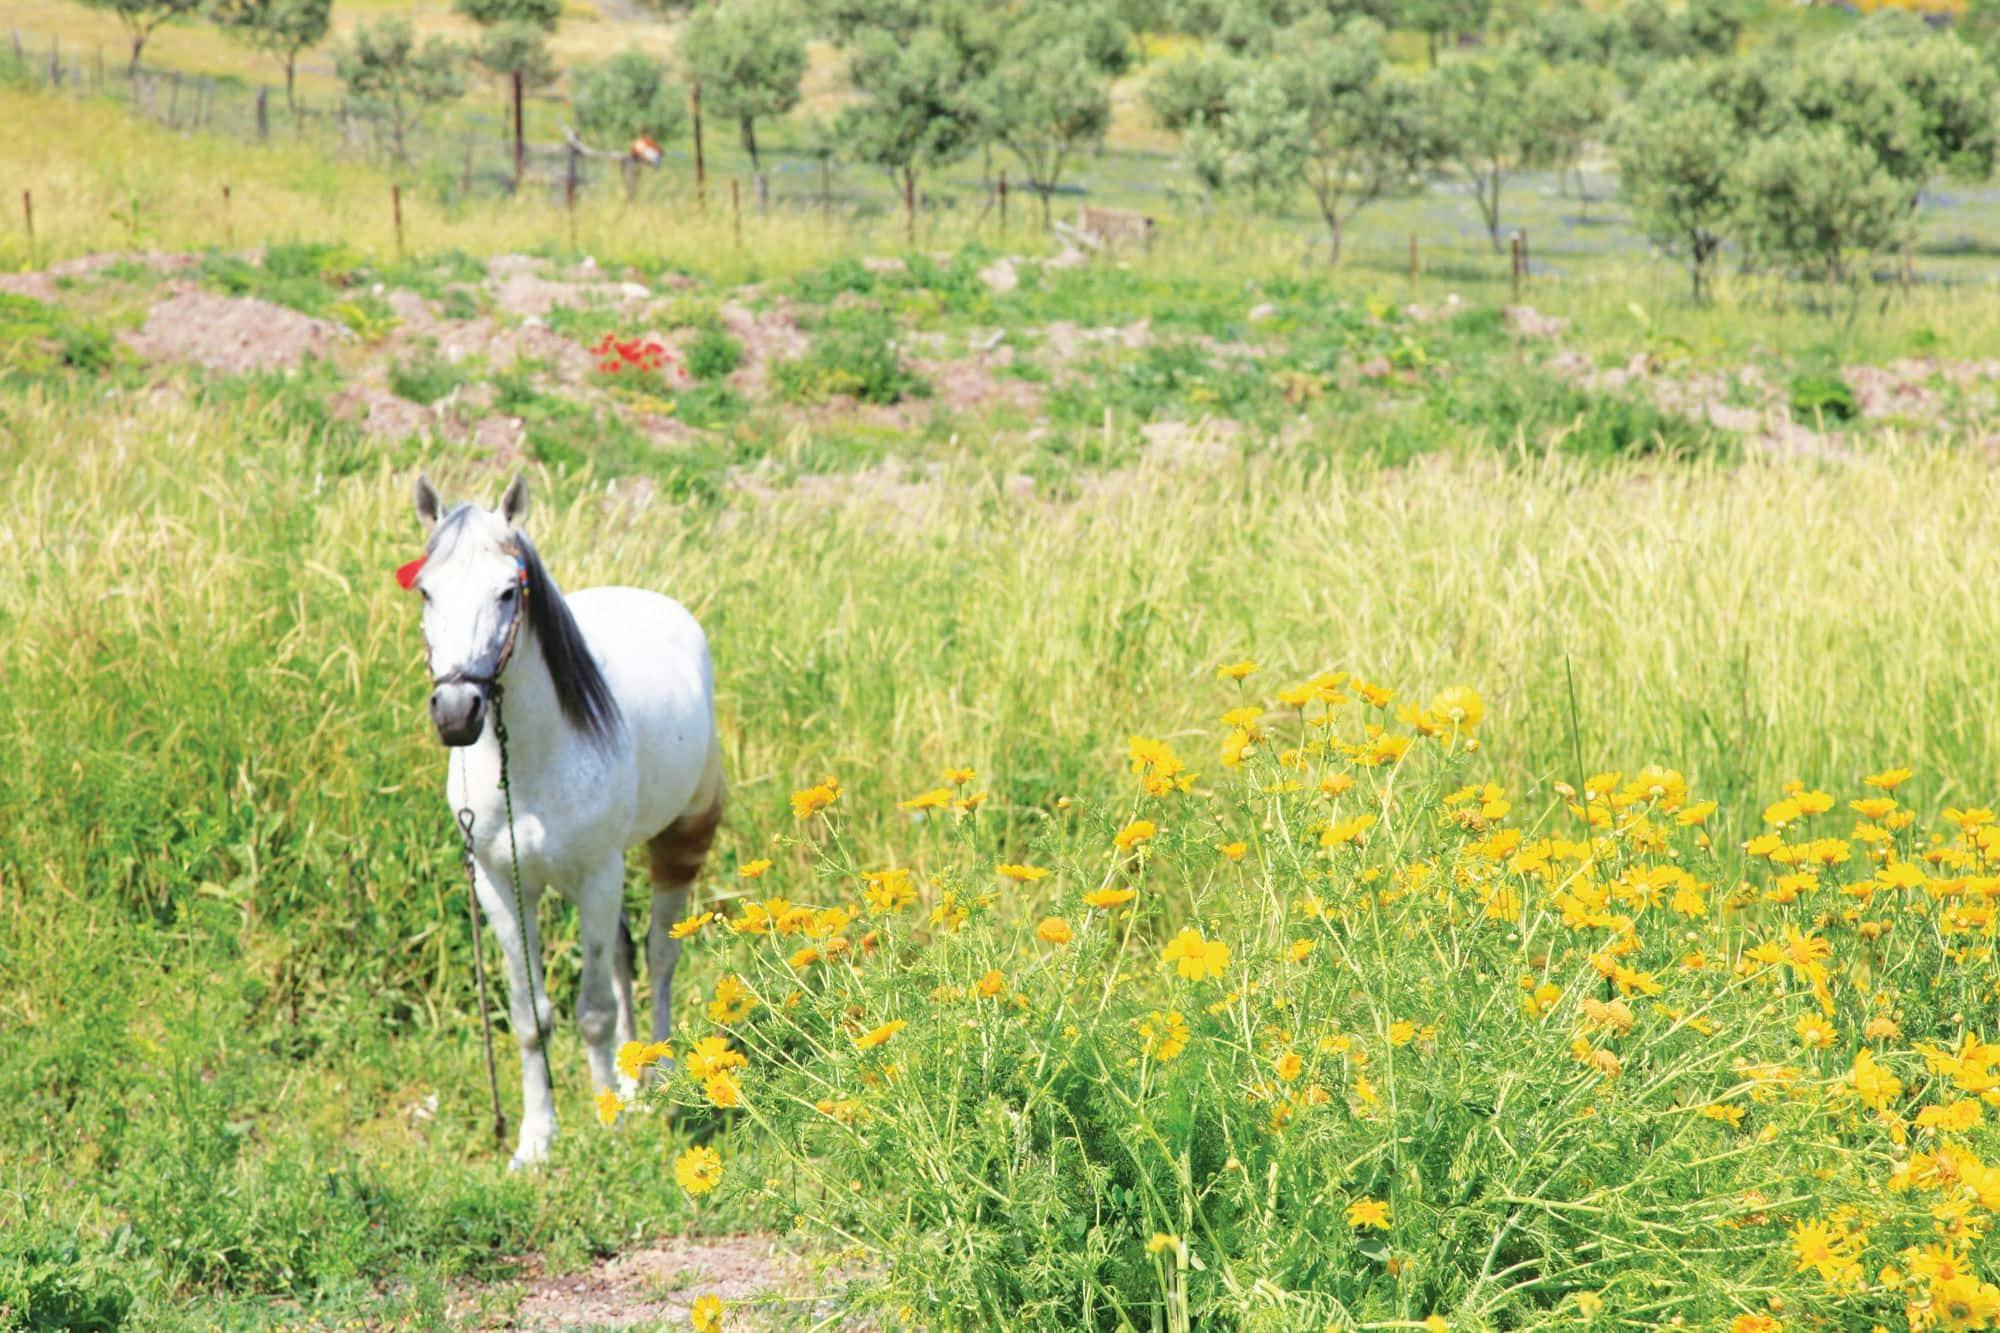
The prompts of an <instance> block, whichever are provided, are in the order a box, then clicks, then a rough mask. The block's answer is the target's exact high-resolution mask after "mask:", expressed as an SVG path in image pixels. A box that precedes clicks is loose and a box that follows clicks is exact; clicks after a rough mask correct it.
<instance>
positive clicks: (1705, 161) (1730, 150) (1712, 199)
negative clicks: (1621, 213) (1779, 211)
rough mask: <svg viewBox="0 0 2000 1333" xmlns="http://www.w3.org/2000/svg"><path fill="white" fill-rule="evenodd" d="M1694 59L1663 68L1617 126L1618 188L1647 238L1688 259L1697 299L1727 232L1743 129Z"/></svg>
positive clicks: (1614, 144) (1622, 111)
mask: <svg viewBox="0 0 2000 1333" xmlns="http://www.w3.org/2000/svg"><path fill="white" fill-rule="evenodd" d="M1709 91H1710V88H1709V81H1708V80H1707V79H1706V78H1704V77H1703V74H1702V71H1701V70H1700V69H1699V68H1698V67H1697V66H1695V65H1693V64H1691V63H1688V62H1679V63H1676V64H1674V65H1669V66H1666V67H1664V68H1663V69H1661V70H1660V71H1659V72H1657V73H1656V74H1655V75H1654V76H1653V78H1652V79H1651V80H1649V81H1648V82H1647V84H1646V86H1645V87H1644V88H1643V89H1641V90H1640V92H1639V94H1638V96H1636V97H1635V98H1633V100H1632V101H1631V102H1629V103H1627V104H1626V105H1625V106H1624V107H1623V108H1621V109H1620V111H1619V114H1618V117H1617V119H1616V120H1615V121H1614V122H1613V123H1612V126H1611V148H1612V152H1613V154H1614V156H1615V158H1616V160H1617V163H1618V183H1619V189H1620V190H1621V192H1622V193H1623V194H1624V197H1625V201H1626V203H1627V204H1628V205H1630V207H1631V209H1632V217H1633V220H1634V221H1635V222H1636V223H1637V224H1638V226H1639V228H1640V230H1641V231H1642V232H1644V233H1645V236H1646V238H1647V239H1648V240H1650V241H1652V242H1653V243H1654V244H1655V245H1657V246H1659V247H1660V248H1661V249H1662V250H1664V251H1666V252H1667V253H1669V254H1673V255H1678V256H1680V257H1683V258H1685V259H1686V261H1687V265H1688V276H1689V279H1690V280H1691V282H1692V283H1693V285H1694V299H1695V301H1696V302H1700V301H1701V300H1702V299H1703V297H1704V293H1705V282H1706V279H1707V276H1708V271H1709V266H1710V264H1711V263H1712V262H1713V261H1714V259H1715V256H1716V253H1717V252H1718V251H1719V250H1720V249H1721V248H1722V242H1723V238H1724V236H1725V235H1727V233H1728V229H1729V224H1730V221H1731V219H1732V217H1733V210H1734V207H1735V196H1734V194H1733V192H1732V172H1733V171H1734V169H1735V165H1736V161H1737V158H1738V156H1739V155H1740V153H1741V148H1740V146H1739V145H1740V139H1739V135H1738V127H1737V124H1736V122H1735V121H1734V120H1733V119H1732V117H1731V116H1730V114H1729V111H1728V110H1727V108H1726V107H1725V106H1724V105H1723V104H1721V103H1719V102H1718V101H1716V100H1715V99H1714V98H1712V97H1710V96H1709V95H1708V94H1709Z"/></svg>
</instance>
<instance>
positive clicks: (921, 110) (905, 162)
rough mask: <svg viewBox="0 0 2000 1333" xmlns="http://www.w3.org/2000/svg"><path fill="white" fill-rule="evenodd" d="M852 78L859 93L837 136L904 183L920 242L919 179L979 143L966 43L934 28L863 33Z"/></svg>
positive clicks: (911, 221) (862, 157) (856, 155)
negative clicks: (904, 32)
mask: <svg viewBox="0 0 2000 1333" xmlns="http://www.w3.org/2000/svg"><path fill="white" fill-rule="evenodd" d="M850 76H851V78H852V80H853V82H854V86H855V89H856V91H857V92H859V93H860V95H861V96H860V100H859V101H857V102H856V103H855V104H854V105H852V106H849V107H848V108H846V109H845V110H844V111H842V113H841V115H840V119H839V121H838V122H837V130H838V133H839V134H840V136H841V138H842V139H843V141H845V143H846V144H847V146H848V152H849V153H850V154H852V155H853V156H854V158H855V159H856V160H858V161H861V162H865V163H868V164H870V165H872V166H878V167H881V168H883V169H884V170H886V171H888V172H889V173H890V174H892V175H894V176H895V177H897V178H898V179H899V180H900V182H901V184H902V186H903V197H904V200H905V203H906V206H907V207H908V209H909V227H910V232H911V235H912V236H913V237H914V235H915V232H916V210H915V201H916V193H917V178H918V177H919V176H920V175H921V174H922V173H923V172H925V171H929V170H932V169H934V168H937V167H941V166H944V165H947V164H948V163H951V162H955V161H957V160H958V159H959V158H961V157H964V156H965V155H966V153H968V152H970V151H971V150H972V148H973V146H974V143H975V140H976V137H977V131H978V126H979V114H978V109H977V106H976V103H975V102H974V101H973V99H972V98H971V97H970V96H969V89H970V88H971V86H972V85H973V84H974V83H975V82H976V79H975V78H973V77H970V71H969V70H968V68H967V61H966V56H965V52H964V51H963V49H962V48H961V46H960V45H959V44H958V43H955V42H954V41H952V40H951V39H950V38H949V37H947V36H946V35H945V34H944V33H942V32H940V31H939V30H938V29H936V28H930V27H926V28H920V29H918V30H917V31H916V32H915V33H913V34H911V35H910V36H908V37H907V38H905V37H902V36H899V35H898V34H896V33H894V32H888V31H873V32H864V33H862V34H861V35H860V37H859V40H858V43H857V47H856V50H855V52H854V55H853V60H852V63H851V66H850Z"/></svg>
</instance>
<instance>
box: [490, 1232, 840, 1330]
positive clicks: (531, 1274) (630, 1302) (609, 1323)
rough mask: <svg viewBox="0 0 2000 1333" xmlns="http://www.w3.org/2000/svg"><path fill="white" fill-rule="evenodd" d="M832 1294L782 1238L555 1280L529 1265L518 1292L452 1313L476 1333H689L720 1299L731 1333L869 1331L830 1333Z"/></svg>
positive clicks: (688, 1243)
mask: <svg viewBox="0 0 2000 1333" xmlns="http://www.w3.org/2000/svg"><path fill="white" fill-rule="evenodd" d="M833 1289H834V1279H832V1278H829V1277H826V1276H824V1275H822V1274H820V1273H818V1272H816V1271H815V1269H814V1266H813V1265H812V1264H810V1263H809V1262H807V1261H806V1260H805V1259H804V1258H802V1257H801V1256H800V1255H799V1254H798V1253H796V1252H795V1251H793V1250H791V1249H789V1248H787V1247H786V1246H785V1245H784V1244H783V1243H782V1242H781V1241H779V1240H778V1239H777V1238H776V1237H774V1236H768V1235H748V1236H704V1237H669V1238H666V1239H662V1240H660V1241H658V1242H656V1243H654V1244H652V1245H649V1246H645V1247H643V1248H640V1249H635V1250H628V1251H626V1252H625V1253H623V1254H619V1255H616V1256H614V1257H612V1258H610V1259H601V1260H599V1261H598V1262H597V1263H595V1264H593V1265H592V1266H591V1267H589V1268H587V1269H584V1270H583V1271H581V1272H576V1273H563V1274H548V1273H545V1272H542V1271H541V1269H540V1265H539V1263H538V1261H537V1260H535V1259H533V1258H530V1259H529V1260H528V1261H527V1262H526V1264H525V1265H524V1270H523V1273H522V1275H521V1277H520V1278H519V1279H517V1281H516V1282H515V1283H514V1284H511V1285H510V1286H509V1287H506V1288H487V1287H467V1288H465V1289H464V1290H463V1291H462V1292H461V1295H460V1298H459V1299H458V1300H457V1301H456V1302H454V1309H453V1313H454V1315H455V1316H456V1317H457V1319H458V1320H459V1321H462V1323H463V1324H464V1325H465V1326H468V1327H474V1328H490V1329H499V1328H506V1329H524V1330H535V1331H536V1333H552V1331H553V1330H571V1329H667V1328H674V1329H684V1328H687V1327H689V1314H690V1313H691V1312H692V1311H693V1309H694V1304H695V1302H696V1301H698V1300H700V1299H701V1298H702V1297H704V1296H709V1295H713V1296H717V1297H719V1298H720V1299H721V1300H722V1302H723V1304H724V1306H725V1310H726V1314H725V1319H726V1326H727V1327H729V1328H732V1329H742V1328H791V1327H804V1326H809V1325H820V1326H824V1327H834V1328H846V1327H860V1325H858V1324H847V1323H838V1322H837V1323H834V1324H830V1325H822V1324H821V1321H824V1320H826V1319H827V1318H828V1317H829V1316H830V1315H832V1314H833V1313H834V1308H833V1306H832V1305H831V1303H830V1302H829V1300H828V1297H829V1295H830V1293H831V1292H832V1290H833ZM517 1294H518V1297H519V1299H518V1300H515V1299H513V1298H514V1297H515V1296H516V1295H517Z"/></svg>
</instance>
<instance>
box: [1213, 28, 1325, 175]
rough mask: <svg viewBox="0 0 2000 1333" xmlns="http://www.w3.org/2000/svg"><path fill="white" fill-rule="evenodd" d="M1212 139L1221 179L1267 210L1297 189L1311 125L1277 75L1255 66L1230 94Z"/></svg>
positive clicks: (1303, 165) (1262, 67)
mask: <svg viewBox="0 0 2000 1333" xmlns="http://www.w3.org/2000/svg"><path fill="white" fill-rule="evenodd" d="M1217 138H1218V139H1219V141H1220V147H1221V151H1222V178H1223V179H1224V180H1226V181H1227V182H1228V183H1229V184H1231V185H1233V186H1236V187H1237V188H1239V189H1242V190H1245V191H1247V192H1248V193H1249V195H1250V197H1251V199H1252V200H1254V201H1255V202H1257V203H1258V204H1260V205H1263V206H1266V207H1271V206H1275V205H1277V204H1279V203H1280V202H1281V201H1282V200H1283V199H1284V198H1285V196H1287V195H1289V194H1291V193H1292V192H1293V191H1294V190H1296V189H1297V188H1298V184H1299V180H1300V177H1301V176H1302V175H1303V173H1304V171H1305V162H1306V154H1307V152H1308V151H1309V147H1310V144H1311V142H1312V122H1311V120H1310V119H1309V118H1308V116H1307V114H1306V109H1305V108H1304V107H1302V106H1299V105H1298V104H1297V103H1296V102H1294V101H1293V100H1292V98H1291V97H1290V96H1289V95H1288V93H1287V90H1286V88H1285V82H1284V80H1283V78H1281V77H1280V75H1279V73H1278V71H1277V70H1275V69H1273V68H1271V67H1270V66H1269V65H1268V64H1263V63H1259V64H1257V65H1253V66H1250V67H1249V68H1248V70H1247V72H1246V73H1245V76H1244V78H1243V79H1242V80H1241V81H1240V82H1239V83H1237V85H1236V86H1235V87H1233V88H1231V89H1230V90H1229V97H1228V99H1227V101H1226V103H1225V105H1224V108H1223V113H1222V121H1221V123H1220V125H1219V126H1217Z"/></svg>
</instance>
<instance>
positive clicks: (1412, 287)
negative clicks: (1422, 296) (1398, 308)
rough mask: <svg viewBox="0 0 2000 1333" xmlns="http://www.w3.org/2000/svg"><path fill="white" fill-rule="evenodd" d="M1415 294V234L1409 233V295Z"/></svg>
mask: <svg viewBox="0 0 2000 1333" xmlns="http://www.w3.org/2000/svg"><path fill="white" fill-rule="evenodd" d="M1416 294H1417V234H1416V233H1415V232H1411V233H1410V295H1411V296H1415V295H1416Z"/></svg>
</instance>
